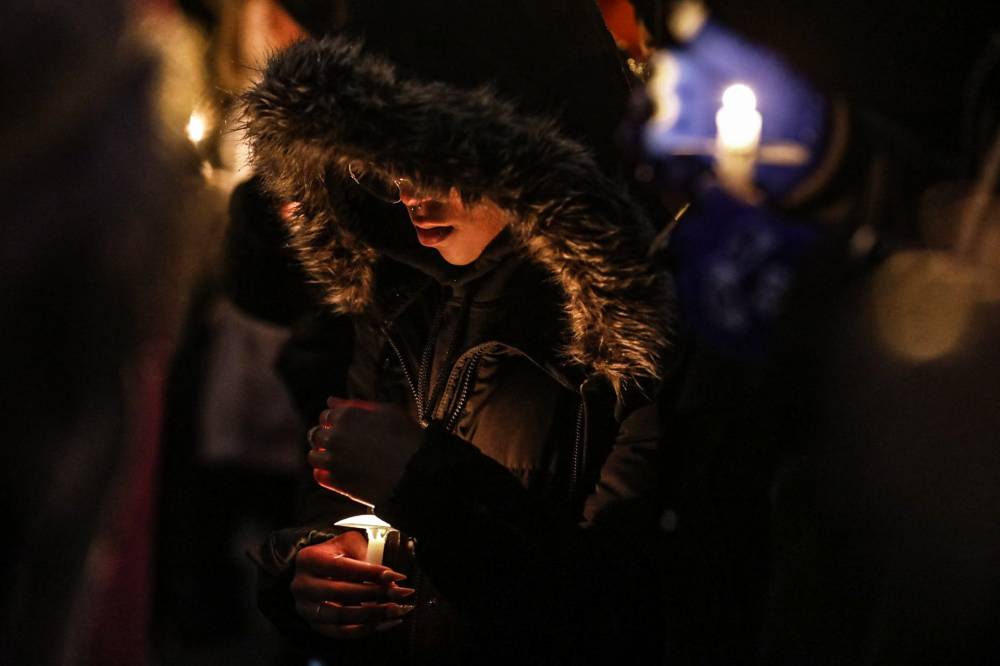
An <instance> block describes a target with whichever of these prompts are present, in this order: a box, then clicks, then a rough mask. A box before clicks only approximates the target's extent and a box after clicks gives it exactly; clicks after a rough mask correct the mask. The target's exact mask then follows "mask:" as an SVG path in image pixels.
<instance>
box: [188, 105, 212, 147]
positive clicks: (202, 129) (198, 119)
mask: <svg viewBox="0 0 1000 666" xmlns="http://www.w3.org/2000/svg"><path fill="white" fill-rule="evenodd" d="M184 131H185V132H187V137H188V139H190V140H191V143H194V144H197V143H198V142H199V141H201V140H202V139H204V138H205V134H206V133H207V132H208V121H207V119H206V118H205V114H203V113H201V112H200V111H192V112H191V117H189V118H188V122H187V126H186V127H185V128H184Z"/></svg>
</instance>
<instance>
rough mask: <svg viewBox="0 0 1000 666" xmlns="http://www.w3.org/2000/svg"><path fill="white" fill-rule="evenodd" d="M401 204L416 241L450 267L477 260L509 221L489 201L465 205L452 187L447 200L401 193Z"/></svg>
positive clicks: (419, 194) (500, 210)
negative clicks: (431, 249) (406, 213)
mask: <svg viewBox="0 0 1000 666" xmlns="http://www.w3.org/2000/svg"><path fill="white" fill-rule="evenodd" d="M401 203H402V204H403V205H405V206H406V211H407V212H408V213H409V215H410V221H411V222H412V223H413V227H414V232H415V233H416V235H417V240H418V242H419V243H420V244H421V245H424V246H426V247H432V248H434V249H435V250H437V251H438V252H440V253H441V257H442V258H443V259H444V260H445V261H447V262H448V263H449V264H452V265H453V266H465V265H467V264H471V263H472V262H473V261H475V260H476V259H478V258H479V256H480V255H481V254H482V253H483V250H485V249H486V246H487V245H489V244H490V243H491V242H492V241H493V239H494V238H496V237H497V235H498V234H499V233H500V232H501V231H502V230H503V228H504V227H505V226H507V224H508V223H509V221H510V218H509V216H508V214H507V213H506V212H505V211H503V210H502V209H501V208H500V207H499V206H497V205H496V204H494V203H492V202H490V201H486V200H483V201H479V202H477V203H474V204H472V205H468V206H467V205H466V204H465V203H464V202H463V201H462V197H461V195H459V193H458V190H456V189H454V188H452V190H451V192H449V193H448V196H447V197H427V196H424V195H422V194H421V193H411V192H403V193H402V198H401Z"/></svg>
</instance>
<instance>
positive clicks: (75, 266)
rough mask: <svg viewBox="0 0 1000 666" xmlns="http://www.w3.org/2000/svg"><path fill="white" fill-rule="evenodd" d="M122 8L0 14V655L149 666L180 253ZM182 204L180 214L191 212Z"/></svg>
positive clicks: (167, 172)
mask: <svg viewBox="0 0 1000 666" xmlns="http://www.w3.org/2000/svg"><path fill="white" fill-rule="evenodd" d="M129 20H130V17H129V14H128V11H127V8H126V6H125V5H124V3H118V2H106V3H97V4H93V5H92V4H86V5H80V4H79V3H73V2H62V1H58V0H38V1H33V2H23V3H6V4H4V6H3V9H2V10H0V61H2V63H3V67H2V69H3V72H4V74H3V88H4V90H5V91H6V94H5V96H4V98H3V101H2V102H0V142H2V146H3V148H2V150H0V192H2V196H3V200H4V207H5V213H4V224H3V225H2V227H0V234H2V243H0V253H2V255H3V258H2V260H0V271H2V275H3V278H2V284H3V288H2V291H0V299H2V302H0V312H2V313H3V315H2V318H3V326H2V327H0V354H2V356H3V367H4V371H5V375H4V382H3V387H2V389H0V392H2V400H3V404H4V419H3V424H2V436H0V438H2V440H3V442H4V445H5V447H4V448H5V451H6V455H5V458H4V465H3V472H2V475H3V480H2V483H0V488H2V492H3V499H4V501H3V523H4V530H5V536H6V546H5V548H6V553H5V557H4V560H3V579H4V581H5V585H4V590H3V593H2V599H3V601H2V614H3V616H2V635H0V661H2V662H3V663H7V664H87V663H101V664H107V663H134V664H141V663H144V662H145V661H146V660H147V657H148V654H147V645H146V636H147V634H146V632H147V626H146V623H147V620H148V614H149V601H150V598H149V597H150V590H149V581H148V574H149V566H150V561H149V542H150V533H151V529H152V519H153V516H152V503H153V498H154V497H155V469H156V460H157V442H158V429H159V424H160V412H161V405H160V398H161V390H162V383H163V371H164V367H165V364H166V362H167V359H168V357H169V349H170V340H171V338H172V335H173V332H174V329H175V326H176V324H177V320H178V317H179V310H180V306H181V302H182V300H183V284H184V280H183V277H184V275H185V267H186V266H187V265H188V262H189V261H190V260H191V258H190V257H185V259H184V260H181V259H180V258H181V257H182V256H183V255H182V249H183V243H182V240H183V238H184V237H185V234H186V232H185V229H186V227H185V226H184V225H181V224H179V223H178V222H179V220H180V219H181V216H180V214H179V213H178V211H177V208H175V207H174V206H172V205H171V204H172V202H173V201H175V199H174V198H175V197H178V195H179V194H181V195H183V194H184V193H186V192H188V191H189V189H188V188H189V187H190V183H188V182H187V181H185V180H184V177H183V176H182V172H181V171H180V169H179V166H178V162H177V161H176V160H175V159H174V158H173V157H170V156H169V155H168V153H167V152H165V151H163V149H162V146H161V143H160V141H161V134H160V132H159V131H158V128H157V126H156V122H155V120H154V114H153V109H152V95H151V91H152V81H153V74H154V71H155V68H154V64H153V60H152V58H151V56H150V55H149V54H148V53H147V52H145V51H144V50H143V49H142V48H140V47H139V46H138V44H137V42H136V41H135V40H134V39H133V38H132V37H131V36H130V32H129V25H130V23H129ZM196 209H197V206H196V205H192V206H191V209H190V210H188V211H187V212H189V213H190V212H191V211H193V210H196Z"/></svg>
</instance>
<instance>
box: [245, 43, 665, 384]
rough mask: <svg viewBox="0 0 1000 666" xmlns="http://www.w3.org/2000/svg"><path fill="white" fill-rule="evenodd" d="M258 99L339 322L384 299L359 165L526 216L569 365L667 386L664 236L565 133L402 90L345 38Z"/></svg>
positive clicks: (294, 50) (307, 50)
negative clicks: (355, 183)
mask: <svg viewBox="0 0 1000 666" xmlns="http://www.w3.org/2000/svg"><path fill="white" fill-rule="evenodd" d="M245 102H246V129H247V132H248V136H249V138H250V141H251V146H252V155H253V162H254V166H255V168H256V169H257V171H258V173H259V174H260V175H261V176H262V177H263V180H264V182H265V185H266V186H267V187H268V188H269V189H270V190H271V191H272V192H273V193H274V194H275V195H276V196H277V197H279V198H280V199H283V200H287V201H297V202H299V204H300V205H299V207H298V208H297V209H296V212H295V213H294V214H293V216H292V219H291V220H290V223H289V225H290V227H289V232H290V238H291V245H292V247H293V248H294V249H295V251H296V252H297V254H298V256H299V258H300V260H301V261H302V263H303V265H304V266H305V268H306V270H307V271H308V272H309V274H310V275H311V276H312V278H313V279H314V280H315V281H316V282H317V283H319V285H320V286H321V288H322V289H323V292H324V297H325V300H326V302H327V303H328V304H329V305H330V306H332V307H333V308H334V309H335V310H337V311H340V312H344V313H351V312H360V311H363V310H365V309H366V308H367V307H369V306H370V305H371V303H372V301H373V289H374V285H375V268H376V262H377V259H378V257H379V252H378V250H377V249H376V247H374V246H373V245H372V244H371V243H370V242H369V241H368V240H366V237H365V234H363V233H361V232H360V230H361V229H364V225H365V224H366V220H365V217H364V215H362V214H361V212H360V211H361V209H362V208H363V207H359V206H358V205H357V201H356V198H357V196H358V195H357V192H356V188H352V187H347V186H346V182H347V181H346V178H347V174H346V165H347V164H348V163H349V162H350V161H352V160H356V159H360V160H364V161H365V162H368V163H371V164H373V165H378V168H380V169H382V170H384V172H385V173H386V174H389V173H391V174H395V175H404V176H406V177H408V178H410V179H411V180H413V181H414V182H415V184H416V185H417V186H418V187H419V188H422V189H426V190H428V191H435V192H447V191H448V190H449V189H450V188H451V187H456V188H457V189H458V190H459V191H460V192H461V193H462V196H463V197H464V198H466V199H468V200H476V199H479V198H482V197H485V198H489V199H491V200H492V201H495V202H496V203H497V204H499V206H500V207H501V208H503V209H505V210H507V211H509V212H510V213H512V214H513V217H514V219H515V221H514V222H513V223H512V227H511V232H512V236H513V238H514V240H515V242H516V244H517V246H518V248H519V249H520V251H521V252H522V253H523V254H524V255H526V256H527V257H529V258H530V259H531V260H533V261H535V262H537V263H538V264H540V265H541V266H543V267H545V268H546V269H547V270H548V271H550V272H551V274H552V276H553V279H554V280H555V281H556V282H557V284H559V285H560V286H561V288H562V290H563V291H564V292H565V295H566V301H565V308H566V315H567V318H566V321H567V322H568V326H569V329H570V330H569V331H567V335H566V345H565V349H564V354H565V356H566V358H567V360H570V361H572V362H576V363H579V364H581V365H583V366H584V367H586V368H589V369H590V370H592V371H594V372H597V373H600V374H602V375H604V376H606V377H607V378H608V380H609V381H610V382H611V383H612V385H613V386H615V388H616V389H617V390H620V389H621V388H622V386H623V385H624V384H627V383H631V382H643V380H647V379H654V378H658V377H659V376H660V371H661V367H662V362H663V356H664V352H665V349H666V344H667V343H666V338H667V328H668V317H669V312H670V303H669V298H668V294H669V291H668V288H667V286H666V284H665V279H666V278H665V277H664V276H663V275H662V274H660V273H659V272H658V271H656V270H655V269H654V268H653V266H651V264H650V263H649V262H648V260H647V248H648V245H649V241H650V239H651V237H652V234H651V229H650V226H649V224H648V222H647V220H646V217H645V216H644V214H643V213H642V211H641V210H640V209H639V208H638V207H637V206H636V205H635V204H634V202H633V201H632V200H631V199H630V198H629V196H628V194H627V192H626V190H625V188H624V187H623V186H622V185H621V184H620V183H618V182H616V181H614V180H612V179H610V178H608V177H606V176H605V175H604V174H603V173H602V171H601V169H600V168H599V167H598V165H597V163H596V162H595V160H594V158H593V156H592V154H591V152H589V151H588V150H587V149H586V148H584V147H583V146H582V145H581V144H580V143H578V142H576V141H574V140H571V139H569V138H567V137H566V136H565V134H564V133H563V132H562V131H561V130H560V127H559V126H558V124H557V123H556V121H554V120H550V119H545V118H540V117H536V116H531V115H525V114H522V113H519V112H518V111H517V109H516V108H515V106H514V105H513V104H512V103H509V102H507V101H505V100H502V99H499V98H498V96H497V95H496V94H495V93H494V92H493V91H492V89H490V88H489V87H481V88H477V89H473V90H467V89H460V88H457V87H454V86H450V85H448V84H445V83H440V82H426V81H419V80H416V79H403V78H401V77H399V76H398V75H397V71H396V69H395V67H394V66H393V65H392V64H390V63H389V62H387V61H386V60H384V59H382V58H380V57H378V56H375V55H371V54H368V53H366V52H365V51H364V50H363V48H362V46H361V45H360V44H359V43H358V42H353V41H350V40H346V39H342V38H326V39H323V40H320V41H304V42H300V43H298V44H296V45H293V46H292V47H291V48H289V49H287V50H286V51H284V52H282V53H280V54H279V55H278V56H276V57H275V58H273V59H272V60H271V62H270V63H269V65H268V67H267V70H266V72H265V74H264V77H263V79H262V81H261V82H260V83H259V84H258V85H257V86H256V87H255V88H253V89H252V90H251V91H249V92H248V93H247V95H246V98H245ZM352 198H354V199H355V200H354V201H352ZM369 224H371V222H369Z"/></svg>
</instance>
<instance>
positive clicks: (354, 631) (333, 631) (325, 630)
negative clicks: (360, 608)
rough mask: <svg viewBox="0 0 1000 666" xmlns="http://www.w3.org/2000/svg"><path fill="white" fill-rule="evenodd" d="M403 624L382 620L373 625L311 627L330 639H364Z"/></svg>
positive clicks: (398, 621) (318, 625)
mask: <svg viewBox="0 0 1000 666" xmlns="http://www.w3.org/2000/svg"><path fill="white" fill-rule="evenodd" d="M402 623H403V621H402V620H384V621H382V622H378V623H373V624H349V625H331V624H327V625H323V624H316V625H311V626H312V628H313V629H314V630H315V631H316V632H318V633H321V634H323V635H324V636H328V637H330V638H342V639H351V638H365V637H366V636H374V635H375V634H378V633H381V632H383V631H389V630H390V629H394V628H395V627H398V626H399V625H401V624H402Z"/></svg>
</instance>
